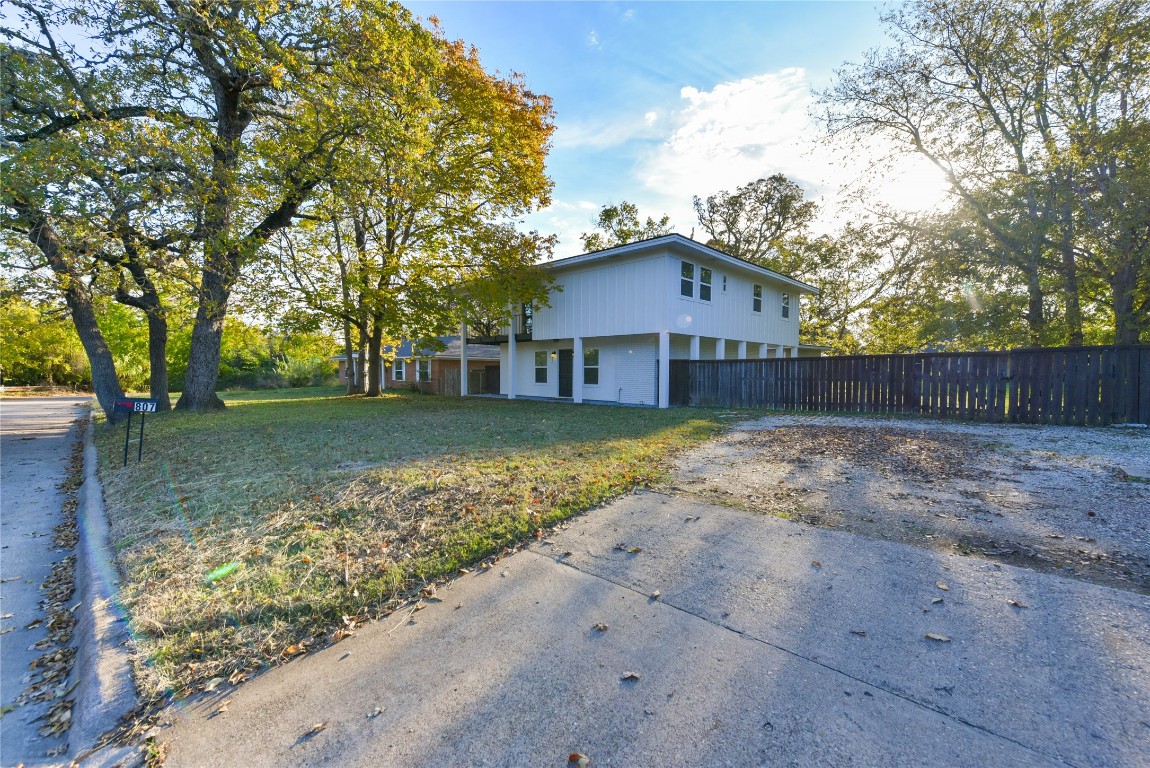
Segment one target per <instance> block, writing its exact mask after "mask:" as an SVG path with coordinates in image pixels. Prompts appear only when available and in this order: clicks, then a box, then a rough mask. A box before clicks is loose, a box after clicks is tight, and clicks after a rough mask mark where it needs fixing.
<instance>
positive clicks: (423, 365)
mask: <svg viewBox="0 0 1150 768" xmlns="http://www.w3.org/2000/svg"><path fill="white" fill-rule="evenodd" d="M415 378H416V381H425V382H426V381H431V361H430V360H419V361H417V362H416V364H415Z"/></svg>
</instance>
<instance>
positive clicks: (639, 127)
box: [554, 112, 661, 149]
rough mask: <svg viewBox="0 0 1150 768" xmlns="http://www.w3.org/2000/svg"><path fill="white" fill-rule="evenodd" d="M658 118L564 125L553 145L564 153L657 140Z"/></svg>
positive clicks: (636, 116)
mask: <svg viewBox="0 0 1150 768" xmlns="http://www.w3.org/2000/svg"><path fill="white" fill-rule="evenodd" d="M657 117H658V115H656V113H654V112H648V113H646V114H645V115H639V114H637V113H628V114H626V115H623V116H621V117H615V118H606V119H599V120H589V121H586V122H571V121H561V122H559V123H558V125H557V127H556V129H555V139H554V145H555V147H556V148H563V149H570V148H572V147H585V148H587V149H606V148H608V147H617V146H619V145H621V144H626V143H627V142H629V141H631V140H633V139H658V138H660V136H661V134H660V133H659V132H658V131H657V130H653V128H654V125H655V120H656V119H657Z"/></svg>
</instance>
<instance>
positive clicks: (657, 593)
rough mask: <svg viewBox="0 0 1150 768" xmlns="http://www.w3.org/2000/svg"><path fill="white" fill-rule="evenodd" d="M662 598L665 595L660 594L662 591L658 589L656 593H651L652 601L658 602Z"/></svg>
mask: <svg viewBox="0 0 1150 768" xmlns="http://www.w3.org/2000/svg"><path fill="white" fill-rule="evenodd" d="M662 596H663V593H662V592H660V591H659V590H657V589H656V590H655V591H654V592H652V593H651V599H652V600H658V599H659V598H660V597H662Z"/></svg>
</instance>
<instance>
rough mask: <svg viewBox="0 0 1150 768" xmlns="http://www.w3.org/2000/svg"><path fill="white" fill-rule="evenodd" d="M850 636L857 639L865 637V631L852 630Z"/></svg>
mask: <svg viewBox="0 0 1150 768" xmlns="http://www.w3.org/2000/svg"><path fill="white" fill-rule="evenodd" d="M851 634H852V635H858V636H859V637H866V630H862V629H852V630H851Z"/></svg>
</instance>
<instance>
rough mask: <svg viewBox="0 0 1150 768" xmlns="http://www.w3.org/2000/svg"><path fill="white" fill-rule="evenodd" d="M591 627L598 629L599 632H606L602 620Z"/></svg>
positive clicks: (605, 626)
mask: <svg viewBox="0 0 1150 768" xmlns="http://www.w3.org/2000/svg"><path fill="white" fill-rule="evenodd" d="M591 629H594V630H598V631H599V632H606V631H607V625H606V624H604V623H603V622H599V623H598V624H596V625H595V626H593V627H591Z"/></svg>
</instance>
